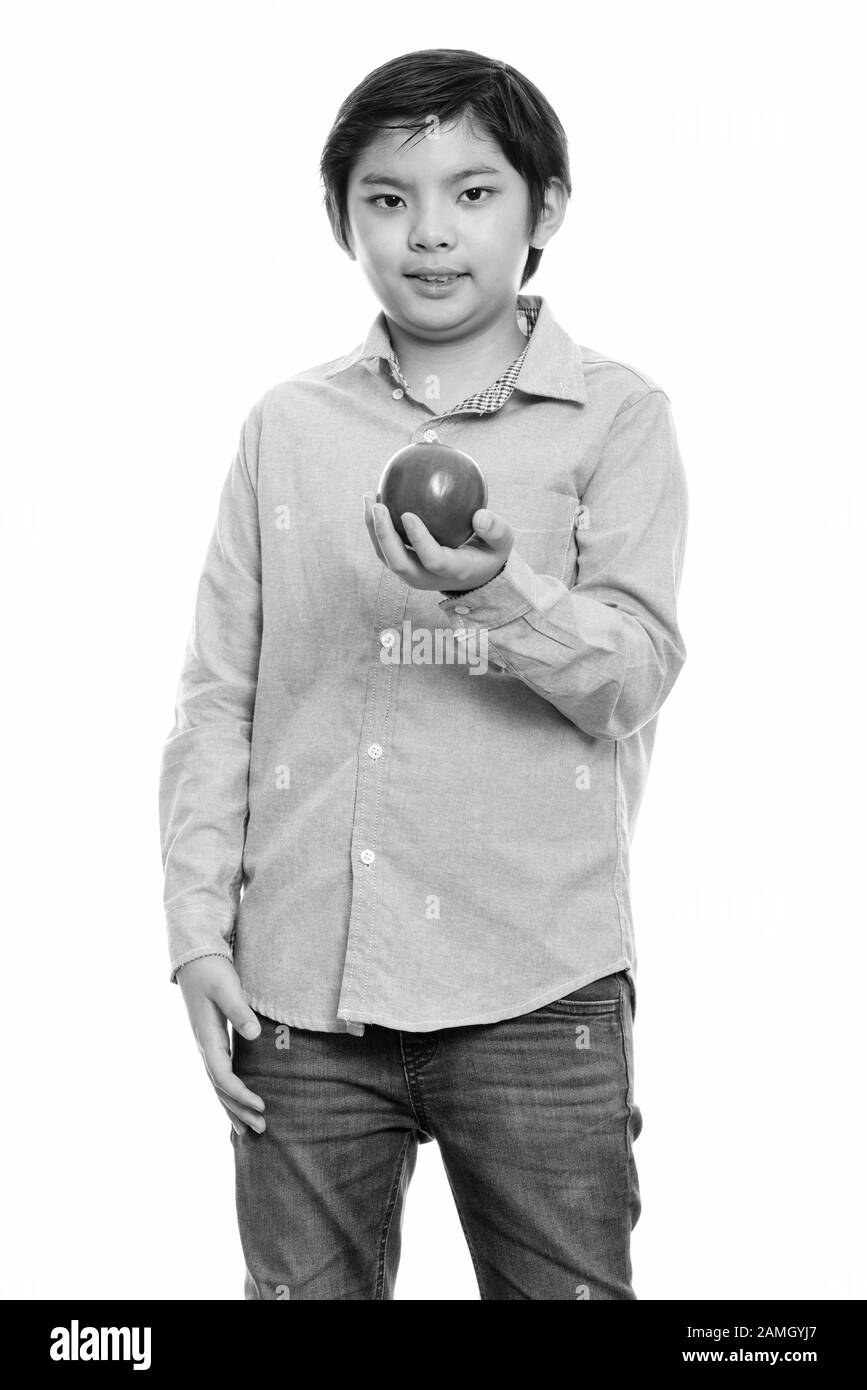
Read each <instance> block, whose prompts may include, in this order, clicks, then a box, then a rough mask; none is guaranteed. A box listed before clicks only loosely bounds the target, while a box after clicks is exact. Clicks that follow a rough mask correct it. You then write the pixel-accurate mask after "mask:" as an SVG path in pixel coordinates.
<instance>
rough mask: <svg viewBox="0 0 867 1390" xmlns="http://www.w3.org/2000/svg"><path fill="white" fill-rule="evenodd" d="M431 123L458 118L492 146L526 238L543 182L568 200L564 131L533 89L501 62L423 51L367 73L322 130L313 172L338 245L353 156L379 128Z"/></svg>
mask: <svg viewBox="0 0 867 1390" xmlns="http://www.w3.org/2000/svg"><path fill="white" fill-rule="evenodd" d="M434 117H436V118H437V120H438V121H439V124H440V125H450V124H451V123H452V121H453V120H459V119H461V118H462V117H463V118H464V119H466V120H467V122H468V124H469V125H470V128H471V129H473V131H474V133H476V134H477V135H479V136H480V137H483V136H488V137H491V138H493V139H494V140H496V141H497V143H498V145H499V146H500V148H501V150H502V151H503V154H504V155H505V156H506V158H507V159H508V161H509V163H510V164H511V165H512V166H513V168H515V169H516V170H517V171H518V173H519V174H520V175H521V177H522V178H523V179H524V181H525V183H526V184H527V188H528V193H529V211H528V218H527V236H528V237H529V236H530V234H531V233H532V230H533V228H534V226H535V224H536V221H537V219H538V217H539V216H540V214H541V213H542V210H543V207H544V201H545V193H546V190H547V185H548V182H549V180H550V179H552V178H557V179H561V180H562V182H563V184H564V185H565V188H566V191H567V193H568V194H569V196H570V197H571V195H572V183H571V179H570V173H569V153H568V145H567V141H566V133H565V131H564V130H563V127H562V125H561V124H560V121H559V120H558V118H557V115H556V113H555V111H554V110H553V108H552V106H551V105H550V103H549V102H548V101H547V100H546V98H545V97H544V96H543V95H542V93H541V92H540V91H539V89H538V87H535V86H534V85H533V83H532V82H530V81H529V79H528V78H526V77H524V76H523V74H522V73H520V72H518V71H517V70H516V69H515V68H513V67H510V66H509V64H508V63H501V62H499V61H498V60H496V59H494V58H485V57H483V56H482V54H481V53H472V52H470V50H469V49H466V48H424V49H420V50H418V51H416V52H414V53H404V54H402V55H401V56H400V57H399V58H392V59H391V61H390V62H388V63H383V65H382V67H379V68H375V69H374V71H373V72H371V73H368V75H367V77H365V78H364V79H363V81H362V82H360V83H359V84H358V86H357V87H356V88H355V89H354V91H352V92H350V94H349V96H348V97H347V98H346V99H345V101H344V102H343V104H342V105H341V107H340V110H339V111H338V113H337V118H336V120H335V122H334V125H333V126H332V128H331V130H330V132H329V135H328V139H327V140H326V142H325V146H324V148H323V151H322V158H321V160H320V165H319V172H320V176H321V179H322V183H323V184H324V187H325V196H324V203H325V210H326V212H327V213H328V220H329V222H330V223H331V226H332V229H333V231H334V234H335V236H336V237H337V238H338V240H339V241H340V242H341V244H342V245H344V246H345V245H346V244H347V232H348V218H347V206H346V193H347V188H348V186H349V174H350V170H351V169H352V166H353V164H354V163H355V161H356V160H357V159H358V157H359V155H360V154H361V153H362V151H363V150H364V149H365V148H366V146H367V145H369V144H370V142H371V141H372V140H374V139H375V138H376V135H377V133H378V132H379V131H380V130H388V129H393V128H394V127H397V128H399V129H409V130H410V131H424V130H428V129H430V121H431V119H432V118H434ZM477 127H478V129H477ZM409 139H410V136H407V141H408V140H409ZM404 143H406V141H405V142H404ZM541 259H542V252H541V250H539V249H538V248H537V247H530V250H529V254H528V256H527V260H526V262H525V265H524V270H523V273H522V276H521V288H522V289H523V287H524V285H526V283H527V281H528V280H530V279H531V278H532V276H533V275H535V273H536V271H537V269H538V266H539V261H540V260H541Z"/></svg>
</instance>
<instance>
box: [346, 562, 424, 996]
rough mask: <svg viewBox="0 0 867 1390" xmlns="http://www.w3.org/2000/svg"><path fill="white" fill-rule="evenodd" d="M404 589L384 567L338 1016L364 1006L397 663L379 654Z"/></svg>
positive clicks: (390, 644) (389, 638)
mask: <svg viewBox="0 0 867 1390" xmlns="http://www.w3.org/2000/svg"><path fill="white" fill-rule="evenodd" d="M408 596H409V590H408V589H407V586H406V585H405V584H404V583H403V581H402V580H399V579H398V578H397V577H396V576H395V575H393V574H392V573H391V571H390V570H384V571H383V574H382V579H381V582H380V589H379V594H378V597H377V606H376V612H375V614H374V622H373V629H372V635H373V643H372V657H371V666H370V669H369V671H368V676H367V688H366V694H365V702H364V712H363V717H362V726H361V737H360V739H359V744H358V755H357V768H356V798H355V813H354V817H353V824H352V836H351V855H350V863H351V866H352V867H351V873H352V900H351V906H350V912H349V928H348V933H347V942H346V954H345V957H344V962H343V976H342V979H341V984H340V997H339V999H338V1004H337V1013H338V1017H340V1016H342V1014H343V1013H344V1012H345V1011H346V1010H347V1009H351V1010H352V1012H353V1013H358V1012H360V1011H362V1010H363V1009H364V1008H365V1006H366V1005H368V1004H369V1002H370V1001H369V1000H368V999H367V997H366V995H365V992H364V985H365V981H366V979H367V958H368V952H369V949H370V943H371V941H372V938H373V933H374V931H375V929H376V904H377V901H378V894H379V872H380V869H379V856H380V855H381V852H382V846H381V845H380V843H379V837H380V825H381V796H380V789H381V780H380V779H381V777H382V773H381V771H380V767H381V765H383V764H384V762H385V761H386V760H387V759H386V754H387V751H388V746H387V738H386V737H385V731H386V730H387V728H388V716H389V712H390V710H391V709H392V708H393V706H394V702H395V696H396V687H397V680H398V677H399V673H400V662H399V661H398V662H395V661H388V662H383V661H382V660H381V658H380V653H381V652H392V651H393V650H394V648H395V646H396V645H397V644H398V642H399V636H400V624H401V622H402V621H403V618H404V614H405V612H406V606H407V600H408Z"/></svg>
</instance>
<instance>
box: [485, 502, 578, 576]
mask: <svg viewBox="0 0 867 1390" xmlns="http://www.w3.org/2000/svg"><path fill="white" fill-rule="evenodd" d="M488 507H489V508H490V510H491V511H492V512H496V514H497V515H498V516H501V517H502V518H503V520H504V521H507V522H508V524H509V525H510V526H511V528H512V530H513V531H514V533H515V550H516V551H517V552H518V554H519V555H520V556H521V558H522V559H523V560H526V562H527V564H528V565H529V566H530V568H531V569H532V570H535V571H536V573H537V574H551V575H553V576H554V578H555V579H559V580H560V581H561V583H563V584H565V585H566V586H567V587H568V588H571V586H572V585H573V584H574V583H575V580H576V578H577V574H578V544H577V538H576V535H575V530H576V527H577V524H578V517H579V514H580V509H581V503H580V499H579V498H577V497H575V496H572V495H570V494H568V493H565V492H549V491H547V490H546V489H545V488H541V487H531V486H529V485H528V484H525V483H502V484H500V485H499V486H498V487H497V489H496V492H495V491H494V489H493V487H492V488H491V491H490V496H489V498H488Z"/></svg>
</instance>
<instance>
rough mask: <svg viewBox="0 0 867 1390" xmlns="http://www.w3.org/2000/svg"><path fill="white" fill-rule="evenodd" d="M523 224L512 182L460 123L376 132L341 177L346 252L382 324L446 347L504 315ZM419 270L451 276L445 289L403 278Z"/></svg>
mask: <svg viewBox="0 0 867 1390" xmlns="http://www.w3.org/2000/svg"><path fill="white" fill-rule="evenodd" d="M408 136H409V143H405V142H406V141H407V137H408ZM528 215H529V197H528V192H527V186H526V184H525V182H524V180H523V178H522V177H521V175H520V174H519V173H518V172H517V170H516V169H514V168H513V167H512V165H511V164H509V162H508V161H507V159H506V158H505V156H504V155H503V153H502V151H501V150H500V147H499V145H498V144H497V143H496V142H495V141H492V140H490V139H482V138H479V137H477V136H475V135H473V134H472V132H471V130H470V129H469V127H468V126H467V124H466V123H465V122H464V121H461V122H460V123H456V124H454V125H452V126H451V128H449V129H446V128H445V127H436V126H435V125H434V124H433V123H431V125H430V126H429V127H428V131H427V132H426V133H422V134H421V135H418V134H414V133H412V132H411V131H408V130H406V129H399V130H386V131H383V132H382V133H381V134H379V135H378V136H377V137H376V139H375V141H373V142H372V143H371V144H370V145H368V146H367V148H366V149H365V150H364V151H363V152H362V153H361V154H360V155H359V156H358V158H357V159H356V161H355V164H354V165H353V168H352V170H351V172H350V176H349V183H348V188H347V221H348V226H349V243H350V244H349V247H348V248H347V250H348V254H349V255H350V257H351V258H352V259H353V260H358V262H359V264H360V266H361V268H362V270H363V271H364V273H365V275H366V276H367V279H368V281H369V282H370V285H371V287H372V289H373V291H374V294H375V295H376V297H377V299H378V300H379V302H380V303H381V304H382V306H383V309H384V310H385V312H386V314H387V315H388V316H389V317H390V318H392V319H393V320H394V321H395V322H396V323H398V324H399V325H400V326H401V327H402V328H404V329H406V330H407V331H409V332H412V333H413V334H415V335H418V336H421V337H431V338H432V339H438V340H442V339H443V338H446V339H448V338H449V337H450V336H451V335H452V333H453V332H461V331H462V332H466V331H467V329H468V328H470V327H471V326H473V325H476V326H481V325H482V324H483V323H485V322H488V321H490V319H491V318H492V317H494V316H495V315H496V314H497V313H498V312H503V313H505V312H511V311H513V310H514V302H515V296H516V294H517V292H518V289H519V286H520V283H521V274H522V272H523V269H524V264H525V262H526V259H527V252H528V250H529V247H530V236H529V232H528V228H527V219H528ZM558 222H559V219H558ZM553 230H556V227H555V228H553ZM545 240H547V235H545V234H543V235H542V237H541V241H540V242H536V241H535V240H534V243H533V244H534V245H538V244H542V243H543V242H544V241H545ZM424 266H443V267H446V268H447V269H449V270H454V271H459V272H461V274H460V277H459V278H458V279H457V280H456V281H455V282H454V283H453V284H452V285H450V286H448V287H446V288H445V289H435V288H428V287H426V286H425V285H424V284H422V283H421V282H420V281H419V280H418V279H417V278H413V275H414V272H417V271H419V270H420V269H421V268H422V267H424Z"/></svg>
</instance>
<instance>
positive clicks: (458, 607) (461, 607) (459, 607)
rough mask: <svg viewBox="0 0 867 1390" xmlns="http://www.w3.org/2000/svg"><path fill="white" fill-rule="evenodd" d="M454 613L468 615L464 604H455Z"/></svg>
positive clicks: (467, 609)
mask: <svg viewBox="0 0 867 1390" xmlns="http://www.w3.org/2000/svg"><path fill="white" fill-rule="evenodd" d="M454 611H455V612H456V613H469V611H470V610H469V608H467V605H466V604H465V603H456V604H455V609H454Z"/></svg>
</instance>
